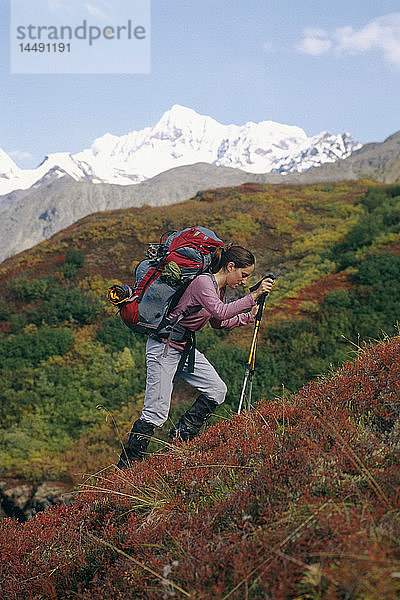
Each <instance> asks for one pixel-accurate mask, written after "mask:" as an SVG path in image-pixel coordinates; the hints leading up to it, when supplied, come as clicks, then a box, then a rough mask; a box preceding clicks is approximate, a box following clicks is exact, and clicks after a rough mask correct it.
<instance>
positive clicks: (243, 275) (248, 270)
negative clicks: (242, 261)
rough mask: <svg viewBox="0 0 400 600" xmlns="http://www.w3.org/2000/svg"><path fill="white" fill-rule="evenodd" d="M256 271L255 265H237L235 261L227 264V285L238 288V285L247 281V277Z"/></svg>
mask: <svg viewBox="0 0 400 600" xmlns="http://www.w3.org/2000/svg"><path fill="white" fill-rule="evenodd" d="M253 271H254V265H250V266H249V267H236V266H235V263H233V262H230V263H228V264H227V265H226V285H227V286H228V287H230V288H236V287H237V286H238V285H243V284H245V283H246V279H247V278H248V277H249V275H251V274H252V273H253Z"/></svg>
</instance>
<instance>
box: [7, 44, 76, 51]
mask: <svg viewBox="0 0 400 600" xmlns="http://www.w3.org/2000/svg"><path fill="white" fill-rule="evenodd" d="M19 49H20V51H21V52H71V44H69V43H68V44H64V43H63V42H58V43H57V44H56V43H54V44H50V43H48V44H45V43H44V42H39V44H37V43H36V42H35V43H34V44H19Z"/></svg>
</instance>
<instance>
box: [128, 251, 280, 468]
mask: <svg viewBox="0 0 400 600" xmlns="http://www.w3.org/2000/svg"><path fill="white" fill-rule="evenodd" d="M254 267H255V258H254V256H253V254H252V253H251V252H250V251H249V250H247V249H246V248H243V247H242V246H234V245H232V244H229V245H228V246H227V247H226V248H225V249H223V248H218V249H217V250H215V252H214V254H213V258H212V262H211V265H210V268H209V272H208V273H203V274H201V275H198V276H197V277H196V278H195V279H194V280H193V281H192V282H191V283H190V284H189V286H188V288H187V289H186V290H185V292H184V293H183V295H182V297H181V299H180V300H179V302H178V304H177V306H176V307H175V309H174V310H173V311H172V313H171V317H175V316H177V315H179V314H181V313H182V312H184V311H185V310H186V309H188V308H189V307H194V306H197V307H199V306H200V307H201V309H199V310H197V312H193V313H192V314H189V315H188V316H185V317H184V318H183V319H182V320H181V321H180V324H181V325H183V326H185V327H186V328H188V329H189V330H191V331H198V330H199V329H201V328H203V327H204V326H205V324H206V323H207V322H208V321H210V324H211V326H212V327H214V328H217V329H219V328H226V329H233V328H234V327H238V326H240V325H247V324H248V323H252V322H253V321H254V317H255V315H256V314H257V310H258V306H257V303H256V301H257V298H258V297H259V296H261V295H262V294H265V293H268V292H270V291H271V289H272V286H273V285H274V281H273V280H272V279H264V280H263V281H262V283H261V285H260V286H259V287H258V289H257V290H256V291H254V292H252V293H250V294H247V296H244V298H239V300H234V301H233V302H228V303H225V302H224V297H225V288H226V286H228V287H229V288H231V289H234V288H236V287H237V286H239V285H241V284H244V283H245V282H246V279H247V278H248V277H249V275H251V274H252V273H253V271H254ZM249 309H251V310H249ZM189 312H190V311H189ZM166 343H167V340H161V341H160V340H157V339H154V338H151V337H149V339H148V341H147V346H146V362H147V380H146V392H145V397H144V407H143V411H142V414H141V417H140V418H139V419H138V420H137V421H136V422H135V423H134V424H133V427H132V431H131V433H130V435H129V439H128V442H127V444H126V445H125V446H124V448H123V451H122V453H121V456H120V459H119V462H118V464H117V467H118V468H120V469H124V468H127V467H130V466H131V464H132V463H133V462H135V461H140V460H142V459H143V457H144V454H145V452H146V450H147V446H148V444H149V442H150V438H151V436H152V435H153V433H154V429H155V428H156V427H162V426H163V425H164V423H165V422H166V420H167V418H168V414H169V408H170V402H171V394H172V388H173V380H174V376H175V374H176V372H177V368H178V365H179V362H180V360H181V358H182V352H183V351H184V349H185V344H186V343H187V342H174V341H170V342H168V346H169V347H168V348H167V350H168V351H167V352H165V346H166ZM194 358H195V361H194V370H193V372H191V370H192V369H190V368H189V365H188V362H187V363H185V365H184V367H183V369H182V370H181V371H180V372H179V376H180V377H181V378H182V379H184V380H185V381H186V382H187V383H189V384H190V385H192V386H193V387H195V388H197V389H198V390H199V392H201V393H200V395H199V396H198V397H197V399H196V400H195V402H194V404H193V405H192V406H191V407H190V408H189V409H188V410H187V411H186V412H185V414H184V415H183V416H182V417H181V418H180V419H179V421H178V423H177V424H176V425H175V426H174V427H172V429H171V430H170V432H169V437H170V439H171V440H173V439H174V438H178V439H179V440H182V441H188V440H191V439H192V438H194V437H195V435H197V433H198V432H199V430H200V428H201V426H202V425H203V424H204V423H205V422H206V420H207V419H208V418H209V417H210V416H211V415H212V413H213V412H214V410H215V409H216V408H217V406H218V405H219V404H222V402H223V401H224V400H225V395H226V391H227V388H226V385H225V383H224V382H223V381H222V379H221V378H220V376H219V375H218V373H217V372H216V370H215V369H214V367H213V366H212V365H211V364H210V363H209V361H208V360H207V359H206V357H205V356H204V355H203V354H202V353H201V352H199V351H198V350H196V351H195V357H194Z"/></svg>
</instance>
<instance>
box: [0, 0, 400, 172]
mask: <svg viewBox="0 0 400 600" xmlns="http://www.w3.org/2000/svg"><path fill="white" fill-rule="evenodd" d="M48 1H49V2H50V1H51V2H53V3H54V2H57V1H61V0H48ZM82 1H83V2H84V0H82ZM90 1H91V5H92V6H94V5H96V4H101V3H104V0H90ZM129 1H130V0H127V2H129ZM132 1H134V0H132ZM31 2H32V3H34V2H35V0H31ZM9 20H10V0H0V148H2V149H3V150H5V151H6V152H7V153H9V154H10V155H11V156H12V157H13V158H14V160H15V161H16V163H17V164H18V165H19V166H21V167H34V166H36V165H37V164H38V163H39V162H40V161H41V160H42V159H43V157H44V155H45V154H46V153H50V152H60V151H69V152H72V153H75V152H78V151H80V150H83V149H84V148H87V147H89V146H90V145H91V144H92V142H93V141H94V139H95V138H96V137H99V136H101V135H103V134H104V133H106V132H109V133H113V134H116V135H122V134H125V133H128V132H129V131H132V130H134V129H142V128H143V127H145V126H148V125H153V124H155V123H156V121H157V120H158V119H159V118H160V117H161V115H162V114H163V112H165V111H166V110H167V109H169V108H170V107H171V106H172V105H173V104H182V105H184V106H188V107H190V108H193V109H195V110H196V111H197V112H199V113H201V114H207V115H210V116H212V117H214V118H215V119H217V120H218V121H220V122H221V123H224V124H229V123H235V124H238V125H240V124H243V123H245V122H247V121H256V122H258V121H262V120H273V121H277V122H280V123H286V124H289V125H298V126H300V127H302V128H303V129H304V130H305V131H306V133H307V134H308V135H313V134H316V133H318V132H320V131H322V130H328V131H331V132H332V133H342V132H344V131H349V132H350V133H351V134H352V135H353V137H354V138H356V139H358V140H360V141H361V142H363V143H366V142H370V141H383V140H384V139H385V138H386V137H387V136H388V135H390V134H391V133H394V132H395V131H398V130H399V129H400V119H399V117H400V110H399V107H400V3H399V1H398V0H396V1H395V0H246V1H244V0H212V1H211V0H201V2H199V1H198V0H152V2H151V72H150V73H149V74H137V75H135V74H131V75H117V74H112V75H106V74H96V75H83V74H80V75H55V74H51V75H16V74H10V60H9V58H10V53H9V43H10V36H9Z"/></svg>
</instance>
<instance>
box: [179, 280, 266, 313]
mask: <svg viewBox="0 0 400 600" xmlns="http://www.w3.org/2000/svg"><path fill="white" fill-rule="evenodd" d="M189 288H190V291H191V294H192V298H193V300H194V304H200V306H202V307H203V308H205V309H206V311H207V312H209V313H210V315H211V317H212V319H215V320H216V321H219V322H224V321H227V320H229V319H231V318H232V317H236V316H238V315H240V313H243V312H244V311H245V310H247V309H248V308H251V307H252V306H254V305H255V300H254V298H253V295H252V294H247V296H244V298H239V299H238V300H234V301H233V302H228V303H226V304H225V302H223V301H222V300H221V299H220V298H219V297H218V293H217V290H216V289H215V287H214V283H213V281H212V279H211V277H210V276H209V275H199V276H198V277H196V279H195V280H194V281H193V282H192V283H191V284H190V286H189ZM189 288H188V289H189ZM243 324H244V323H243Z"/></svg>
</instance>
